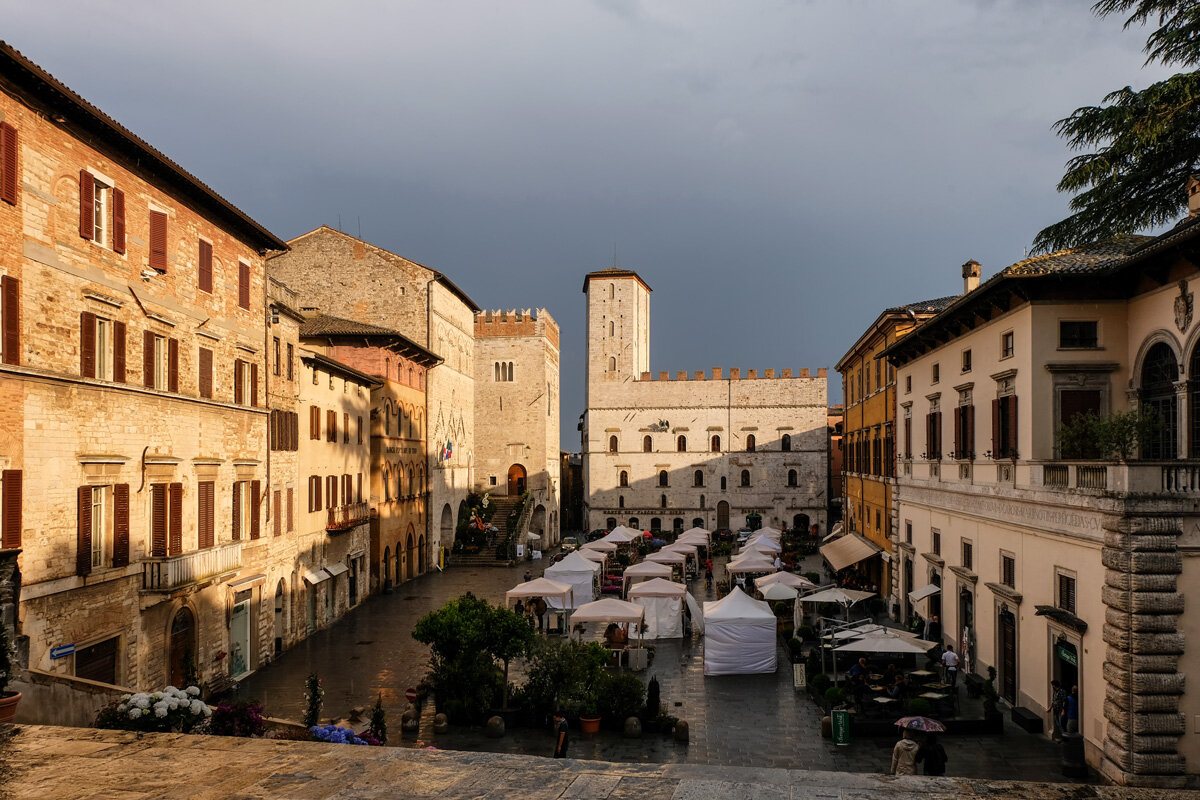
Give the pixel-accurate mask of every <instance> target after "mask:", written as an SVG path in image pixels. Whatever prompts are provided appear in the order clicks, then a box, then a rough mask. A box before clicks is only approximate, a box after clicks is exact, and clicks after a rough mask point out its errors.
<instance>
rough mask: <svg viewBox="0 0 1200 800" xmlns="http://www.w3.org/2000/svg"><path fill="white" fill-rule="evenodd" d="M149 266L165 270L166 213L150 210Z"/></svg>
mask: <svg viewBox="0 0 1200 800" xmlns="http://www.w3.org/2000/svg"><path fill="white" fill-rule="evenodd" d="M150 268H151V269H156V270H158V271H159V272H166V271H167V215H166V214H165V213H163V212H162V211H154V210H153V209H151V211H150Z"/></svg>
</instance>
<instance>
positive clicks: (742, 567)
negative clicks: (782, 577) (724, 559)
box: [725, 553, 779, 575]
mask: <svg viewBox="0 0 1200 800" xmlns="http://www.w3.org/2000/svg"><path fill="white" fill-rule="evenodd" d="M725 571H726V572H729V573H731V574H734V575H744V574H746V573H750V572H778V571H779V567H777V566H775V561H774V560H773V559H770V558H767V557H766V556H764V555H762V554H761V553H752V554H747V555H746V557H745V558H739V559H738V560H737V561H730V562H729V563H728V564H726V565H725Z"/></svg>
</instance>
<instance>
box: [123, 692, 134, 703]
mask: <svg viewBox="0 0 1200 800" xmlns="http://www.w3.org/2000/svg"><path fill="white" fill-rule="evenodd" d="M132 699H133V695H131V694H123V695H121V703H123V704H124V703H128V702H129V701H130V700H132Z"/></svg>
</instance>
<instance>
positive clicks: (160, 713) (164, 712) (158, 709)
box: [154, 706, 167, 717]
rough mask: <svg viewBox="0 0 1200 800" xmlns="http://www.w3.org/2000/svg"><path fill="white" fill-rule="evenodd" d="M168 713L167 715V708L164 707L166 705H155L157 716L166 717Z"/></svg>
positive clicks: (155, 714)
mask: <svg viewBox="0 0 1200 800" xmlns="http://www.w3.org/2000/svg"><path fill="white" fill-rule="evenodd" d="M166 715H167V709H166V708H164V707H162V706H155V707H154V716H156V717H165V716H166Z"/></svg>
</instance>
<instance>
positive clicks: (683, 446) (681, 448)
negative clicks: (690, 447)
mask: <svg viewBox="0 0 1200 800" xmlns="http://www.w3.org/2000/svg"><path fill="white" fill-rule="evenodd" d="M675 449H676V450H677V451H678V452H680V453H686V452H687V437H686V436H680V437H679V438H678V439H676V440H675Z"/></svg>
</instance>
